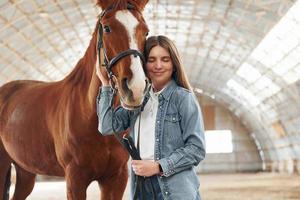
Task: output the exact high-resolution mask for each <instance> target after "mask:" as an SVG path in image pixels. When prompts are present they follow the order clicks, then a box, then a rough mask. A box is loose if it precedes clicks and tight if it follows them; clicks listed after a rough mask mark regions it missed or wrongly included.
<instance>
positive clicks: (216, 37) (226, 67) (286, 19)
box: [0, 0, 300, 160]
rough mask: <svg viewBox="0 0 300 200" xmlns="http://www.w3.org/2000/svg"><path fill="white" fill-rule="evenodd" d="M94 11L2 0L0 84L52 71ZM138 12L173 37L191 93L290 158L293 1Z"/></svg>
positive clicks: (299, 21)
mask: <svg viewBox="0 0 300 200" xmlns="http://www.w3.org/2000/svg"><path fill="white" fill-rule="evenodd" d="M100 12H101V11H100V10H99V9H98V8H97V7H96V6H95V2H94V0H85V1H83V0H54V1H46V0H9V1H7V0H2V1H1V2H0V52H1V54H0V85H2V84H4V83H6V82H8V81H11V80H16V79H36V80H43V81H55V80H60V79H62V78H63V77H64V76H66V74H68V73H69V72H70V71H71V70H72V69H73V67H74V66H75V64H76V62H77V61H78V60H79V59H80V58H81V57H82V56H83V53H84V52H85V50H86V48H87V46H88V43H89V41H90V39H91V34H92V31H93V30H94V26H95V23H96V20H97V15H98V14H99V13H100ZM144 16H145V18H146V21H147V23H148V26H149V29H150V35H156V34H163V35H167V36H169V37H170V38H171V39H173V40H174V41H175V43H176V44H177V46H178V48H179V50H180V53H181V57H182V59H183V61H184V65H185V67H186V70H187V73H188V76H189V78H190V81H191V83H192V86H193V87H194V90H195V93H196V94H199V95H205V96H209V97H211V98H212V99H213V100H214V101H216V102H218V103H220V104H222V105H224V106H225V107H227V108H228V109H229V110H231V111H232V112H233V113H234V114H235V115H236V116H238V117H239V118H240V119H241V120H242V122H243V123H244V125H245V126H246V127H247V128H248V129H249V132H250V133H251V134H252V136H253V138H254V139H255V140H256V141H257V144H258V146H259V148H261V149H262V151H263V152H264V154H265V157H267V158H266V159H267V160H268V159H269V160H274V159H275V160H276V159H281V157H284V156H286V154H288V155H289V156H290V157H298V158H299V157H300V155H299V152H300V147H299V144H295V143H294V141H299V139H300V138H299V136H300V134H299V130H300V103H299V102H300V82H299V78H300V63H299V61H300V56H299V55H300V46H299V42H300V1H296V0H264V1H263V0H243V1H242V0H184V1H180V0H174V1H170V0H150V1H149V3H148V5H147V6H146V9H145V11H144ZM278 127H279V128H278ZM278 130H281V131H278ZM279 147H280V148H279ZM274 149H279V150H277V151H274ZM287 151H288V153H287Z"/></svg>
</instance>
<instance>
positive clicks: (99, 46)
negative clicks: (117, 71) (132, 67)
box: [97, 3, 148, 92]
mask: <svg viewBox="0 0 300 200" xmlns="http://www.w3.org/2000/svg"><path fill="white" fill-rule="evenodd" d="M113 8H114V6H113V5H111V6H109V7H108V8H106V9H105V10H103V11H102V13H101V14H100V20H99V28H98V44H97V52H98V57H99V66H104V67H105V68H106V70H107V73H108V77H109V81H110V86H111V88H112V89H113V91H114V92H117V88H116V84H115V79H116V76H115V75H114V74H113V71H112V68H113V67H114V66H115V64H116V63H117V62H118V61H120V60H121V59H122V58H125V57H127V56H130V55H133V56H134V57H137V56H138V57H139V58H140V60H141V61H142V65H145V63H146V61H145V57H144V55H143V54H142V53H141V52H140V51H139V50H136V49H128V50H125V51H122V52H120V53H118V54H117V55H116V56H114V57H113V58H112V59H111V60H109V59H108V56H107V53H106V49H105V48H104V45H103V28H104V29H105V32H108V33H109V32H111V30H110V27H109V26H103V25H102V23H101V19H102V18H103V16H104V15H105V14H106V13H107V12H109V11H111V10H112V9H113ZM127 9H128V10H133V9H135V8H134V6H133V5H132V4H130V3H127ZM101 50H102V52H103V56H104V60H103V62H104V65H103V64H101ZM147 84H148V83H147Z"/></svg>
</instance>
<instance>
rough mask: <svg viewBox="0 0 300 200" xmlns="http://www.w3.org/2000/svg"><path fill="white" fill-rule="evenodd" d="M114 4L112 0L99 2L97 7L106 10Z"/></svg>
mask: <svg viewBox="0 0 300 200" xmlns="http://www.w3.org/2000/svg"><path fill="white" fill-rule="evenodd" d="M111 4H112V2H111V0H97V5H98V6H99V7H100V8H101V9H102V10H104V9H106V8H107V7H108V6H110V5H111Z"/></svg>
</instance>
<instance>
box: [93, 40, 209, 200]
mask: <svg viewBox="0 0 300 200" xmlns="http://www.w3.org/2000/svg"><path fill="white" fill-rule="evenodd" d="M145 58H146V67H145V71H146V75H147V76H148V78H149V79H150V80H151V82H152V88H151V89H150V92H149V95H148V96H147V97H146V98H145V100H144V107H143V112H141V114H139V113H140V112H136V111H128V110H125V109H123V108H121V107H120V108H118V109H117V111H116V116H118V117H116V120H115V122H114V124H116V127H117V129H118V130H119V131H120V130H125V129H127V128H128V127H130V128H131V133H130V134H131V136H132V137H133V138H134V139H135V144H136V145H137V144H139V149H140V155H141V157H142V160H132V161H131V167H132V170H133V173H134V174H135V175H138V176H144V177H151V182H152V184H153V185H154V190H155V193H156V197H157V199H173V200H177V199H178V200H182V199H185V200H195V199H197V200H200V194H199V180H198V177H197V175H196V173H195V169H194V168H195V166H197V165H198V164H199V162H200V161H201V160H203V159H204V157H205V140H204V128H203V122H202V115H201V111H200V107H199V104H198V103H197V100H196V98H195V96H194V94H193V92H192V90H191V87H190V85H189V82H188V80H187V78H186V75H185V72H184V69H183V66H182V64H181V62H180V59H179V55H178V51H177V49H176V47H175V45H174V44H173V42H172V41H171V40H170V39H168V38H167V37H165V36H152V37H149V38H148V39H147V41H146V45H145ZM98 76H99V78H100V80H101V82H102V84H103V86H102V88H101V92H100V94H99V95H98V110H97V113H98V116H99V131H100V132H101V133H102V134H104V135H105V134H111V132H112V127H111V110H110V108H109V103H110V98H111V91H110V87H109V81H108V78H107V76H106V74H104V73H103V71H102V73H101V74H99V75H98ZM140 110H141V109H140ZM139 126H140V127H142V128H141V129H140V130H141V131H140V134H139V131H138V129H139ZM138 134H139V135H138ZM132 180H134V176H132ZM133 183H134V182H132V183H131V185H133ZM149 199H151V194H150V191H149Z"/></svg>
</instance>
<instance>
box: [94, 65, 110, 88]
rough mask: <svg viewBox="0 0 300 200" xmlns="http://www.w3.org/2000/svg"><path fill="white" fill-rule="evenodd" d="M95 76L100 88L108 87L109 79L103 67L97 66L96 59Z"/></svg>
mask: <svg viewBox="0 0 300 200" xmlns="http://www.w3.org/2000/svg"><path fill="white" fill-rule="evenodd" d="M96 62H97V63H96V74H97V76H98V78H99V79H100V81H101V83H102V86H109V78H108V74H107V71H106V68H105V67H101V66H99V63H98V59H97V61H96Z"/></svg>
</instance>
